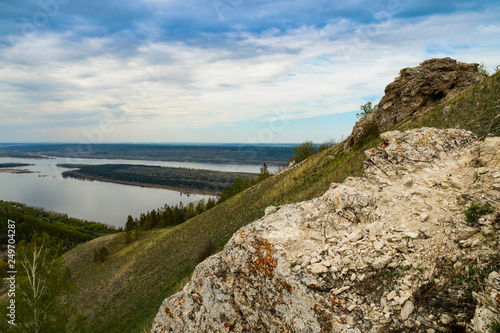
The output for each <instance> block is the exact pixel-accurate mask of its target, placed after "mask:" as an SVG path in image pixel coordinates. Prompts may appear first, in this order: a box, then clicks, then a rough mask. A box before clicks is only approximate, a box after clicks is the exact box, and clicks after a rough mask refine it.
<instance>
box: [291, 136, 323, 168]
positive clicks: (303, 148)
mask: <svg viewBox="0 0 500 333" xmlns="http://www.w3.org/2000/svg"><path fill="white" fill-rule="evenodd" d="M293 152H294V154H293V156H292V160H293V161H295V162H297V163H299V162H302V161H303V160H305V159H306V158H308V157H309V156H312V155H314V154H316V153H317V152H318V148H317V146H316V144H315V143H314V142H312V141H309V140H308V141H305V142H304V143H302V144H300V145H298V146H295V148H293Z"/></svg>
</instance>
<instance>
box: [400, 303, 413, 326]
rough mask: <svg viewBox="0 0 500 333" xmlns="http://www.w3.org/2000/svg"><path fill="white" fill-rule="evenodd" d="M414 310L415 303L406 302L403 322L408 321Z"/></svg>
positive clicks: (402, 311) (402, 317) (402, 316)
mask: <svg viewBox="0 0 500 333" xmlns="http://www.w3.org/2000/svg"><path fill="white" fill-rule="evenodd" d="M414 309H415V306H414V305H413V303H412V302H411V301H406V302H405V304H404V305H403V308H402V309H401V314H400V316H401V320H403V321H405V320H406V319H408V317H409V316H410V315H411V314H412V312H413V310H414Z"/></svg>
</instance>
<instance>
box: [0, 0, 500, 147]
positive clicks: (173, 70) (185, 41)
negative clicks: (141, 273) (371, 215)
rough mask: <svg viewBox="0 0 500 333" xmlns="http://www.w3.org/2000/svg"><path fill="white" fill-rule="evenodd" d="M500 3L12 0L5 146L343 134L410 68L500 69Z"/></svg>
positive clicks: (7, 6) (2, 128) (3, 52)
mask: <svg viewBox="0 0 500 333" xmlns="http://www.w3.org/2000/svg"><path fill="white" fill-rule="evenodd" d="M499 22H500V4H499V3H498V1H435V0H434V1H428V0H419V1H417V0H387V1H379V0H370V1H365V0H354V1H332V0H330V1H323V0H316V1H315V0H312V1H311V0H309V1H306V0H288V1H279V0H274V1H268V0H254V1H249V0H199V1H192V0H183V1H179V0H135V1H130V0H99V1H95V0H86V1H81V0H80V1H77V0H2V2H0V142H94V143H98V142H172V141H175V142H183V141H185V142H243V143H245V142H247V143H253V142H256V143H277V142H302V141H304V140H313V141H316V142H322V141H324V140H327V139H330V138H334V139H340V138H341V137H342V136H344V137H345V136H346V135H348V134H349V133H350V131H351V129H352V126H353V125H354V122H355V120H356V117H355V113H356V111H357V110H358V109H359V105H361V104H364V103H365V102H367V101H372V102H376V101H378V100H379V99H380V98H381V96H382V95H383V91H384V88H385V86H386V85H387V84H389V83H390V82H392V80H393V79H394V77H396V76H397V74H398V72H399V70H400V69H401V68H404V67H408V66H416V65H418V64H419V63H420V62H422V61H423V60H425V59H428V58H434V57H445V56H449V57H452V58H455V59H457V60H459V61H464V62H478V63H484V64H485V65H486V66H487V68H488V69H490V71H493V68H494V67H495V66H496V65H499V64H500V57H499V56H498V55H499V54H500V23H499Z"/></svg>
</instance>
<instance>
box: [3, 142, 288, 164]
mask: <svg viewBox="0 0 500 333" xmlns="http://www.w3.org/2000/svg"><path fill="white" fill-rule="evenodd" d="M292 154H293V146H292V145H244V144H199V145H195V144H191V145H187V144H185V145H177V144H90V143H89V144H48V143H47V144H17V145H6V146H5V147H2V146H0V156H10V157H34V156H35V157H36V156H39V155H47V156H59V157H71V158H78V157H80V158H106V159H130V160H152V161H175V162H200V163H236V164H263V163H267V164H268V165H279V164H282V163H285V162H288V161H289V160H290V155H292Z"/></svg>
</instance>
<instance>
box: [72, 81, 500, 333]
mask: <svg viewBox="0 0 500 333" xmlns="http://www.w3.org/2000/svg"><path fill="white" fill-rule="evenodd" d="M499 92H500V83H499V75H498V74H497V75H494V76H492V77H490V78H488V79H486V80H485V81H484V82H483V83H481V84H479V85H477V86H475V87H473V88H472V89H471V90H469V91H467V92H465V93H463V94H460V95H458V96H456V97H455V98H453V99H451V100H448V101H446V102H445V103H443V104H441V105H439V106H437V107H435V108H433V109H431V110H429V111H428V112H426V113H425V114H423V115H419V116H415V117H413V118H412V119H409V120H408V121H406V122H405V123H404V124H402V125H400V126H394V128H393V129H398V130H401V131H404V130H407V129H411V128H416V127H422V126H432V127H438V128H450V127H460V128H465V129H469V130H472V131H473V132H475V133H476V134H477V135H478V136H480V137H485V136H486V135H489V134H494V135H500V133H499V122H498V119H499V117H498V114H499V104H500V103H499V96H500V93H499ZM447 105H450V111H449V113H447V114H443V109H444V107H445V106H447ZM326 134H327V133H326ZM379 143H380V139H379V138H378V133H377V131H376V129H372V130H371V131H367V136H366V137H365V138H364V139H363V140H362V141H361V143H360V145H358V146H357V147H355V149H354V150H353V151H352V152H351V153H349V154H344V153H343V147H342V144H340V145H337V146H335V147H333V148H330V149H327V150H325V151H323V152H321V153H319V154H316V155H314V156H311V157H310V158H308V159H306V160H305V161H303V162H302V163H300V164H298V165H296V166H295V167H293V168H291V169H288V170H286V171H285V172H283V173H281V174H279V175H276V176H273V177H271V178H268V179H266V180H264V181H263V182H261V183H259V184H257V185H255V186H253V187H251V188H249V189H247V190H245V191H243V192H242V193H240V194H238V195H236V196H234V197H232V198H230V199H228V200H227V201H225V202H223V203H221V204H220V205H217V206H216V207H214V208H212V209H210V210H209V211H207V212H205V213H203V214H200V215H198V216H196V217H194V218H192V219H191V220H189V221H187V222H185V223H183V224H181V225H179V226H176V227H173V228H171V229H160V230H151V231H147V232H144V233H143V234H142V235H141V236H140V237H139V239H138V240H137V241H134V242H132V243H130V244H125V241H124V235H123V234H113V235H109V236H105V237H101V238H98V239H95V240H92V241H90V242H88V243H86V244H83V245H81V246H79V247H78V248H76V249H74V250H72V251H70V252H69V253H68V254H66V262H67V265H68V267H69V268H70V270H71V273H72V277H73V281H74V282H76V283H77V284H78V287H79V288H80V292H79V294H78V296H77V297H76V298H75V302H76V305H77V308H78V310H79V311H81V312H83V313H84V314H85V316H86V321H87V323H88V326H89V331H91V332H107V333H111V332H138V331H143V330H144V328H145V327H146V328H149V327H150V326H151V323H152V321H153V318H154V316H155V315H156V313H157V311H158V308H159V306H160V304H161V302H162V301H163V300H164V299H165V298H166V297H168V296H169V295H171V294H173V293H175V292H176V291H178V290H180V289H181V288H182V286H183V285H184V284H185V283H186V282H187V281H188V280H189V277H190V275H191V274H192V272H193V269H194V267H195V266H196V264H197V263H198V262H199V260H201V259H202V258H204V257H206V255H207V254H208V253H212V252H215V251H219V250H221V249H222V248H223V246H224V244H226V242H227V241H228V240H229V238H230V237H231V236H232V235H233V233H234V232H236V231H237V230H238V229H239V228H241V227H242V226H244V225H246V224H248V223H251V222H252V221H254V220H256V219H258V218H260V217H262V216H263V214H264V209H265V208H266V207H267V206H270V205H275V206H280V205H284V204H287V203H292V202H298V201H303V200H308V199H311V198H314V197H317V196H320V195H322V194H323V193H324V192H325V191H326V190H327V189H328V188H329V186H330V183H332V182H342V181H343V180H344V179H345V178H346V177H349V176H362V173H363V161H364V160H365V155H364V150H366V149H369V148H372V147H375V146H377V145H378V144H379ZM101 246H105V247H106V248H107V249H108V250H109V252H110V256H109V257H108V258H107V259H106V261H104V263H99V262H93V253H94V250H95V249H96V248H99V247H101Z"/></svg>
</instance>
